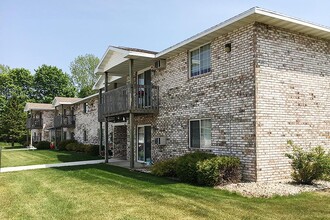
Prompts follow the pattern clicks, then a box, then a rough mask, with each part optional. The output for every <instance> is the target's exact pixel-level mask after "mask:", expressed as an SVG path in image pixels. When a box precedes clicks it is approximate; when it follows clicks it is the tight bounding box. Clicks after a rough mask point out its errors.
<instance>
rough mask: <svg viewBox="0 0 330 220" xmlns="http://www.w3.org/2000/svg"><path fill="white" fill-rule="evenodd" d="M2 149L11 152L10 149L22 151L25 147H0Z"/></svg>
mask: <svg viewBox="0 0 330 220" xmlns="http://www.w3.org/2000/svg"><path fill="white" fill-rule="evenodd" d="M0 147H1V148H2V149H4V150H11V149H22V148H26V147H23V146H14V147H12V146H0Z"/></svg>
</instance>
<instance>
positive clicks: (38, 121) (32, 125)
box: [26, 118, 43, 129]
mask: <svg viewBox="0 0 330 220" xmlns="http://www.w3.org/2000/svg"><path fill="white" fill-rule="evenodd" d="M42 126H43V122H42V118H28V119H27V120H26V128H27V129H40V128H42Z"/></svg>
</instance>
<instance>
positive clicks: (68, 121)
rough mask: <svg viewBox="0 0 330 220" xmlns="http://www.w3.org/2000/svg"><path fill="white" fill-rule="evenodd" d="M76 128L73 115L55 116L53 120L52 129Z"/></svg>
mask: <svg viewBox="0 0 330 220" xmlns="http://www.w3.org/2000/svg"><path fill="white" fill-rule="evenodd" d="M75 126H76V116H75V115H65V116H62V115H57V116H55V118H54V127H55V128H61V127H68V128H70V127H71V128H74V127H75Z"/></svg>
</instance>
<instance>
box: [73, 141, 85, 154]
mask: <svg viewBox="0 0 330 220" xmlns="http://www.w3.org/2000/svg"><path fill="white" fill-rule="evenodd" d="M85 148H86V145H85V144H83V143H78V144H77V145H76V148H75V149H74V151H76V152H81V153H83V152H85Z"/></svg>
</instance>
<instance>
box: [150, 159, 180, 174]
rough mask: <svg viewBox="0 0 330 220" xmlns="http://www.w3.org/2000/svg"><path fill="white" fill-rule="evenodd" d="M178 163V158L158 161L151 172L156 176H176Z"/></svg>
mask: <svg viewBox="0 0 330 220" xmlns="http://www.w3.org/2000/svg"><path fill="white" fill-rule="evenodd" d="M176 164H177V158H171V159H168V160H164V161H160V162H157V163H155V164H154V165H153V166H152V167H151V173H152V174H154V175H156V176H167V177H176V176H177V175H176V170H175V169H176Z"/></svg>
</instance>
